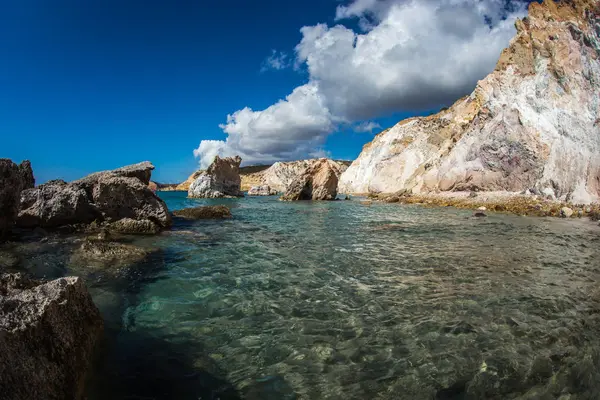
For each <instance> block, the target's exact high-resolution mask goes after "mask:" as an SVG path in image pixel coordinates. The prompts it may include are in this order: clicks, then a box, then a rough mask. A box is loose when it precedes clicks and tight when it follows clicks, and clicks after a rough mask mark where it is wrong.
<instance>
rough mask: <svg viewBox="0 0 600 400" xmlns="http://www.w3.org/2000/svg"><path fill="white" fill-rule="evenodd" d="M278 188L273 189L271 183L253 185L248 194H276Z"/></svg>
mask: <svg viewBox="0 0 600 400" xmlns="http://www.w3.org/2000/svg"><path fill="white" fill-rule="evenodd" d="M276 194H277V190H274V189H271V187H270V186H269V185H261V186H252V187H251V188H250V190H248V196H275V195H276Z"/></svg>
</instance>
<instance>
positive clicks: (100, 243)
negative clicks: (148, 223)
mask: <svg viewBox="0 0 600 400" xmlns="http://www.w3.org/2000/svg"><path fill="white" fill-rule="evenodd" d="M150 253H151V251H150V250H147V249H144V248H141V247H137V246H134V245H131V244H127V243H119V242H117V241H112V240H111V238H110V237H108V238H101V239H95V238H93V239H87V240H86V241H84V242H83V243H82V245H81V246H80V247H79V248H78V249H77V250H75V251H74V252H73V254H72V256H71V260H70V264H71V265H72V266H86V267H98V268H106V267H109V268H121V267H126V266H130V265H134V264H137V263H141V262H143V261H144V260H145V259H146V258H147V257H148V256H149V255H150Z"/></svg>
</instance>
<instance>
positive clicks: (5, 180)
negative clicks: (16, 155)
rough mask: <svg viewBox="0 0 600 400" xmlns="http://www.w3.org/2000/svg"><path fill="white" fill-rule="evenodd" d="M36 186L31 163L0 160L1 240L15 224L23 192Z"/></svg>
mask: <svg viewBox="0 0 600 400" xmlns="http://www.w3.org/2000/svg"><path fill="white" fill-rule="evenodd" d="M34 184H35V180H34V178H33V171H32V170H31V163H30V162H29V161H23V162H22V163H21V165H17V164H15V163H14V162H12V161H11V160H9V159H6V158H2V159H0V240H3V238H4V237H5V236H6V234H7V233H8V231H9V230H10V229H11V227H12V226H13V225H14V223H15V220H16V218H17V215H18V213H19V202H20V196H21V191H23V190H25V189H29V188H32V187H33V186H34Z"/></svg>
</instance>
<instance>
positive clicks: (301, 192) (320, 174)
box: [281, 158, 338, 201]
mask: <svg viewBox="0 0 600 400" xmlns="http://www.w3.org/2000/svg"><path fill="white" fill-rule="evenodd" d="M337 185H338V174H337V171H336V168H335V166H334V165H332V163H331V162H330V161H329V160H327V159H326V158H322V159H320V160H319V162H317V163H315V164H313V165H312V166H310V167H308V168H307V169H306V170H305V171H304V172H303V173H302V174H300V175H298V176H297V177H296V178H295V179H294V180H293V181H292V183H291V184H290V185H289V187H288V188H287V190H286V191H285V193H284V195H283V196H282V197H281V200H285V201H295V200H335V198H336V196H337Z"/></svg>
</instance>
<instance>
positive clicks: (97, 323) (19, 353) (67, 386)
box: [0, 274, 103, 400]
mask: <svg viewBox="0 0 600 400" xmlns="http://www.w3.org/2000/svg"><path fill="white" fill-rule="evenodd" d="M102 325H103V324H102V318H101V317H100V313H99V311H98V309H97V308H96V306H95V305H94V303H93V302H92V299H91V297H90V295H89V293H88V291H87V289H86V287H85V285H84V284H83V282H82V281H81V279H80V278H76V277H67V278H61V279H57V280H54V281H51V282H46V283H42V282H36V281H30V280H28V279H25V278H23V277H22V276H21V275H19V274H5V275H2V276H1V277H0V354H2V357H0V393H1V395H0V397H2V399H4V400H17V399H18V400H22V399H81V398H83V392H84V382H85V376H86V373H87V372H88V370H89V368H90V364H91V361H92V357H93V351H94V347H95V345H96V342H97V340H98V339H99V338H100V335H101V333H102Z"/></svg>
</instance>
